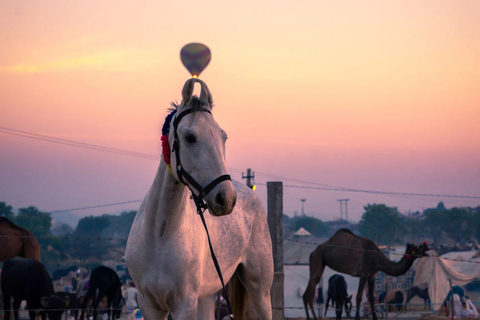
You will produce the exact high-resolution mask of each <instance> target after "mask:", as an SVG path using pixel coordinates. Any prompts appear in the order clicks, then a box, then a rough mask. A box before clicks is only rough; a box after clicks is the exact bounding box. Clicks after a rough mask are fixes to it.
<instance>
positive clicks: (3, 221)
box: [0, 217, 19, 229]
mask: <svg viewBox="0 0 480 320" xmlns="http://www.w3.org/2000/svg"><path fill="white" fill-rule="evenodd" d="M0 224H7V225H8V226H9V227H11V228H15V229H18V228H19V227H18V226H17V225H16V224H15V223H13V222H12V220H10V219H8V218H6V217H0Z"/></svg>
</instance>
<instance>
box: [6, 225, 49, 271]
mask: <svg viewBox="0 0 480 320" xmlns="http://www.w3.org/2000/svg"><path fill="white" fill-rule="evenodd" d="M0 248H1V249H0V262H3V261H5V260H7V259H11V258H14V257H17V256H18V257H23V258H28V259H33V260H37V261H39V262H41V261H40V246H39V245H38V241H37V239H36V238H35V236H34V235H33V233H31V232H30V231H28V230H27V229H24V228H22V227H19V226H17V225H16V224H15V223H13V222H12V221H10V220H9V219H7V218H5V217H0Z"/></svg>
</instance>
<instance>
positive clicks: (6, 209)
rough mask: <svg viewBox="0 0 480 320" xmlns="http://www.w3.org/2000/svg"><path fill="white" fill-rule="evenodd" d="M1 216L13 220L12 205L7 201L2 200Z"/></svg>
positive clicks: (0, 203) (0, 204)
mask: <svg viewBox="0 0 480 320" xmlns="http://www.w3.org/2000/svg"><path fill="white" fill-rule="evenodd" d="M0 216H2V217H5V218H8V219H10V220H12V219H13V211H12V206H9V205H7V203H6V202H3V201H2V202H0Z"/></svg>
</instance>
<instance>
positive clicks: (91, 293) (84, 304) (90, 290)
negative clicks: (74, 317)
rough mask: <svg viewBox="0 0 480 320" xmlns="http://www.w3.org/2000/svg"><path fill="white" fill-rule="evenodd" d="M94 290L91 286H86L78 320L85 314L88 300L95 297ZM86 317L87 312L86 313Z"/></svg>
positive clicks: (81, 319)
mask: <svg viewBox="0 0 480 320" xmlns="http://www.w3.org/2000/svg"><path fill="white" fill-rule="evenodd" d="M95 290H96V288H94V287H93V286H91V287H88V290H87V293H86V294H85V297H83V300H82V304H81V306H82V307H81V308H82V312H81V313H80V320H83V317H84V316H85V311H86V310H87V308H88V303H89V302H90V300H91V299H95ZM87 317H88V314H87Z"/></svg>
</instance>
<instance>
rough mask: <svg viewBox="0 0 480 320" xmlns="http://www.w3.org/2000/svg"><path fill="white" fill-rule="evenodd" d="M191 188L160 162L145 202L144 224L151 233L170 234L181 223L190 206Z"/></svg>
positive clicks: (157, 234)
mask: <svg viewBox="0 0 480 320" xmlns="http://www.w3.org/2000/svg"><path fill="white" fill-rule="evenodd" d="M189 197H190V190H189V189H188V188H187V187H186V186H185V185H184V184H182V183H180V182H178V181H177V180H176V179H175V178H174V177H173V175H172V174H170V172H169V170H168V167H167V165H166V164H165V162H164V161H161V162H160V166H159V168H158V171H157V174H156V176H155V179H154V181H153V184H152V186H151V188H150V191H149V192H148V195H147V197H146V198H145V202H144V208H143V209H144V222H143V223H144V225H145V226H146V228H147V230H149V231H148V234H149V235H154V236H161V237H162V236H168V233H169V231H172V230H175V229H176V228H178V227H179V225H180V224H181V222H182V220H183V218H184V217H185V214H186V211H187V210H186V208H189V207H190V206H189V203H188V202H189Z"/></svg>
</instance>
